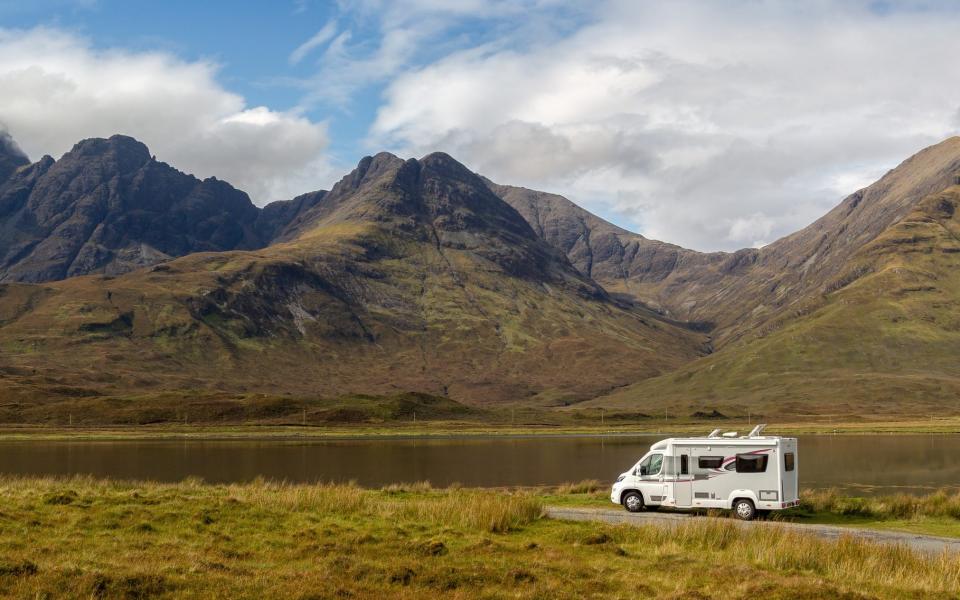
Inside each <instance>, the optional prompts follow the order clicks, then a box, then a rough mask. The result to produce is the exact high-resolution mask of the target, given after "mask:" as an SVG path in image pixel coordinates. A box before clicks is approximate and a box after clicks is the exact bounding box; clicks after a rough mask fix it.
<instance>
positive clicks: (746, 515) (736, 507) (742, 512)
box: [733, 498, 757, 521]
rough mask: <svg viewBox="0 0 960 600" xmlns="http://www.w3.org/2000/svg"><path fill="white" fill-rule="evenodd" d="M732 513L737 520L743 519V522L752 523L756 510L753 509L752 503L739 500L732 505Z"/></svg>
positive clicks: (742, 499) (743, 499)
mask: <svg viewBox="0 0 960 600" xmlns="http://www.w3.org/2000/svg"><path fill="white" fill-rule="evenodd" d="M733 512H734V514H736V515H737V518H738V519H743V520H744V521H752V520H753V518H754V517H755V516H757V509H756V508H754V506H753V502H751V501H749V500H747V499H745V498H741V499H739V500H737V501H736V502H734V503H733Z"/></svg>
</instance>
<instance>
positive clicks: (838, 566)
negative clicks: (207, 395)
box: [0, 477, 960, 599]
mask: <svg viewBox="0 0 960 600" xmlns="http://www.w3.org/2000/svg"><path fill="white" fill-rule="evenodd" d="M597 485H598V484H596V483H595V482H584V483H581V484H576V485H571V486H567V487H565V488H564V489H562V490H559V491H561V492H563V493H564V495H567V496H577V495H581V496H582V495H590V494H596V493H598V492H599V490H598V489H596V488H597ZM542 509H543V497H542V496H540V495H537V494H533V493H530V492H524V491H490V490H487V491H481V490H469V489H459V488H456V487H454V488H449V489H442V490H438V489H433V488H431V487H430V486H429V485H428V484H414V485H395V486H390V487H388V488H384V489H380V490H366V489H361V488H359V487H357V486H353V485H323V484H318V485H289V484H284V483H272V482H266V481H255V482H252V483H248V484H237V485H208V484H205V483H203V482H201V481H198V480H187V481H184V482H181V483H175V484H158V483H143V482H117V481H106V480H95V479H90V478H72V479H51V478H11V477H4V478H0V595H2V596H4V597H21V598H39V597H64V596H66V597H84V598H147V597H170V598H173V597H177V598H181V597H187V598H189V597H210V596H216V597H233V598H260V597H287V598H350V597H354V598H367V597H397V598H419V597H450V598H507V597H509V598H636V597H652V596H656V597H662V598H677V599H679V598H690V599H692V598H748V597H750V598H753V597H758V596H762V597H765V598H821V597H824V596H842V597H850V598H874V597H877V598H888V597H889V598H895V597H907V596H909V597H911V598H923V597H928V598H939V597H943V596H944V595H947V594H956V593H957V592H958V591H960V559H958V558H957V557H955V556H946V555H944V556H939V557H929V556H921V555H918V554H916V553H913V552H911V551H909V550H906V549H904V548H901V547H880V546H875V545H871V544H869V543H867V542H863V541H861V540H858V539H856V538H853V537H844V538H842V539H840V540H839V541H825V540H820V539H816V538H813V537H809V536H807V535H804V534H802V533H797V532H795V531H791V530H781V529H779V528H751V529H748V530H742V529H740V528H737V527H735V526H734V525H733V524H732V523H731V522H729V521H725V520H722V519H717V520H707V521H697V522H694V523H686V524H681V525H679V526H677V527H672V528H670V527H667V528H664V527H656V526H650V527H628V526H612V525H602V524H591V523H570V522H560V521H552V520H547V519H543V518H541V514H542Z"/></svg>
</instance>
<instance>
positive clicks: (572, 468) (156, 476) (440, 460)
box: [0, 435, 960, 494]
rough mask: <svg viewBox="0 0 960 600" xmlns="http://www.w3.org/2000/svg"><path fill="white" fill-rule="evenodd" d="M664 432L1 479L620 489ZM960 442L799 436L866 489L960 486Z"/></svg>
mask: <svg viewBox="0 0 960 600" xmlns="http://www.w3.org/2000/svg"><path fill="white" fill-rule="evenodd" d="M662 438H663V436H662V435H656V436H631V437H622V436H614V437H546V438H545V437H526V438H470V439H419V440H342V441H296V442H289V441H124V442H69V441H57V442H51V441H38V442H29V441H27V442H5V443H2V444H0V472H2V473H9V474H23V475H69V474H91V475H94V476H98V477H114V478H120V479H151V480H159V481H179V480H182V479H184V478H185V477H190V476H194V477H200V478H203V479H204V480H206V481H211V482H235V481H249V480H252V479H254V478H256V477H265V478H268V479H277V480H288V481H300V482H303V481H306V482H313V481H351V480H353V481H356V482H358V483H360V484H361V485H364V486H375V487H379V486H382V485H386V484H389V483H397V482H411V481H430V482H431V483H432V484H433V485H435V486H446V485H449V484H451V483H455V482H456V483H460V484H463V485H466V486H484V487H496V486H518V485H554V484H558V483H563V482H568V481H579V480H582V479H599V480H601V481H610V480H612V479H613V478H614V477H615V476H616V475H617V474H618V473H620V472H621V471H623V470H625V469H626V468H628V467H629V466H630V465H632V464H633V463H634V462H635V461H636V460H637V459H638V458H639V457H640V456H641V455H642V454H643V453H644V452H646V450H647V449H648V448H649V446H650V444H652V443H654V442H656V441H658V440H659V439H662ZM958 456H960V436H955V435H873V436H801V438H800V457H799V468H800V483H801V486H803V487H807V488H810V487H816V488H823V487H838V488H843V489H848V490H855V491H857V492H858V493H866V494H872V493H889V492H891V491H908V492H918V493H922V492H925V491H929V490H931V489H936V488H942V487H950V488H958V487H960V460H958V459H957V457H958Z"/></svg>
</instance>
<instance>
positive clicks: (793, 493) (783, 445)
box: [780, 438, 800, 502]
mask: <svg viewBox="0 0 960 600" xmlns="http://www.w3.org/2000/svg"><path fill="white" fill-rule="evenodd" d="M799 468H800V465H799V463H798V460H797V440H796V438H782V439H781V440H780V482H781V483H780V486H781V488H780V491H781V495H782V499H781V502H793V501H794V500H797V499H798V498H797V490H798V489H799V486H798V485H797V472H798V471H797V470H798V469H799Z"/></svg>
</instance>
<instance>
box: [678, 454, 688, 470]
mask: <svg viewBox="0 0 960 600" xmlns="http://www.w3.org/2000/svg"><path fill="white" fill-rule="evenodd" d="M680 474H681V475H689V474H690V457H689V456H687V455H686V454H681V455H680Z"/></svg>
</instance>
